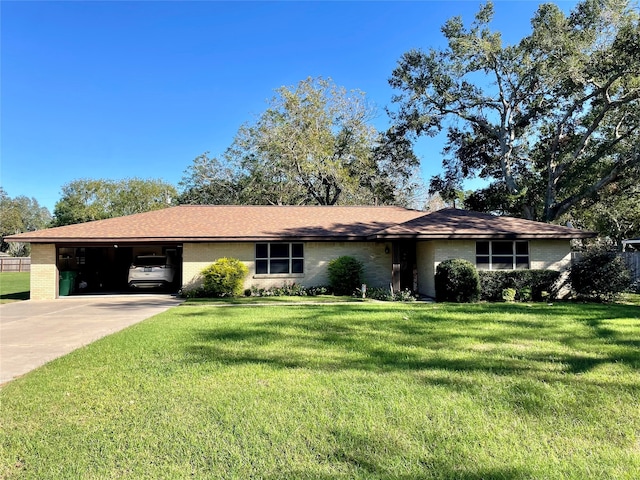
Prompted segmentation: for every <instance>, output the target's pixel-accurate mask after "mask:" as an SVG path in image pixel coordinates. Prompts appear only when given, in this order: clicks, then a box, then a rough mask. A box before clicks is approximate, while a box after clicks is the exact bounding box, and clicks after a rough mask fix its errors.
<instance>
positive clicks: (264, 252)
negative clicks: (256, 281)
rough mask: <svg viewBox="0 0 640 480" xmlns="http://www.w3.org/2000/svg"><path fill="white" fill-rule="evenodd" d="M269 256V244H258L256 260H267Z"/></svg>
mask: <svg viewBox="0 0 640 480" xmlns="http://www.w3.org/2000/svg"><path fill="white" fill-rule="evenodd" d="M268 256H269V245H268V244H267V243H256V258H267V257H268Z"/></svg>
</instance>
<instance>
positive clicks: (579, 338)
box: [0, 303, 640, 480]
mask: <svg viewBox="0 0 640 480" xmlns="http://www.w3.org/2000/svg"><path fill="white" fill-rule="evenodd" d="M639 347H640V307H638V306H635V305H581V304H555V305H551V306H550V305H547V304H532V305H524V304H476V305H449V304H393V303H384V304H373V303H353V304H341V305H299V306H278V305H273V306H266V307H265V306H249V305H248V306H233V307H227V308H225V307H220V306H215V305H200V304H195V303H194V304H189V303H187V304H185V305H183V306H181V307H177V308H174V309H172V310H170V311H168V312H166V313H164V314H162V315H159V316H157V317H154V318H152V319H149V320H147V321H145V322H142V323H141V324H138V325H136V326H134V327H131V328H129V329H127V330H125V331H123V332H121V333H119V334H116V335H113V336H111V337H108V338H105V339H102V340H100V341H98V342H96V343H94V344H93V345H90V346H88V347H86V348H83V349H81V350H78V351H76V352H74V353H72V354H70V355H68V356H66V357H64V358H61V359H59V360H57V361H54V362H52V363H50V364H49V365H46V366H45V367H43V368H41V369H39V370H37V371H35V372H32V373H31V374H29V375H27V376H25V377H23V378H20V379H17V380H15V381H13V382H11V383H9V384H7V385H5V386H4V387H3V388H2V390H1V391H0V400H1V401H2V427H1V429H0V439H1V442H0V448H1V449H2V450H1V451H0V452H1V454H0V457H1V464H0V477H2V478H34V479H36V478H38V479H41V478H47V479H55V478H60V479H68V478H92V479H93V478H136V479H138V478H239V479H240V478H241V479H247V478H260V479H280V478H281V479H297V478H316V479H338V478H345V479H353V478H356V479H358V478H361V479H370V478H374V479H375V478H385V479H391V478H402V479H445V478H448V479H467V480H469V479H531V478H536V479H538V478H540V479H542V478H544V479H570V478H573V479H584V478H598V479H600V478H603V479H604V478H611V479H613V478H616V479H625V478H626V479H635V478H640V408H639V407H638V405H640V348H639Z"/></svg>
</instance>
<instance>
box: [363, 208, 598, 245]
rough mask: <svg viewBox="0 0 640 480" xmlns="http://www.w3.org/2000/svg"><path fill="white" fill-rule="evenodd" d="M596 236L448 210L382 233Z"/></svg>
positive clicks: (411, 235) (398, 235)
mask: <svg viewBox="0 0 640 480" xmlns="http://www.w3.org/2000/svg"><path fill="white" fill-rule="evenodd" d="M595 236H596V234H595V233H593V232H587V231H584V230H578V229H576V228H568V227H562V226H560V225H552V224H550V223H542V222H534V221H531V220H524V219H522V218H514V217H499V216H496V215H491V214H488V213H479V212H471V211H468V210H460V209H457V208H445V209H442V210H438V211H436V212H433V213H430V214H427V215H424V216H421V217H418V218H415V219H411V220H409V221H407V222H405V223H402V224H399V225H394V226H393V227H390V228H387V229H385V230H384V231H381V232H378V233H377V234H376V235H375V237H376V238H379V239H383V238H452V239H453V238H523V239H526V238H589V237H595Z"/></svg>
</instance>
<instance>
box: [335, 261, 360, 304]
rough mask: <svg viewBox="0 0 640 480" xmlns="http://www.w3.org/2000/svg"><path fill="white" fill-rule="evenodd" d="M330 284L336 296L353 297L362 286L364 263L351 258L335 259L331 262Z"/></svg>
mask: <svg viewBox="0 0 640 480" xmlns="http://www.w3.org/2000/svg"><path fill="white" fill-rule="evenodd" d="M328 271H329V284H330V285H331V288H333V292H334V293H335V294H336V295H351V294H352V293H353V292H355V291H356V289H358V288H360V287H361V286H362V275H363V272H364V265H363V263H362V262H361V261H360V260H358V259H356V258H354V257H350V256H343V257H338V258H334V259H333V260H331V261H330V262H329V267H328Z"/></svg>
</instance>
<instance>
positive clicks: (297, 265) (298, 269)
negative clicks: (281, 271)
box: [291, 259, 304, 273]
mask: <svg viewBox="0 0 640 480" xmlns="http://www.w3.org/2000/svg"><path fill="white" fill-rule="evenodd" d="M303 271H304V260H302V259H294V260H291V273H303Z"/></svg>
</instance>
